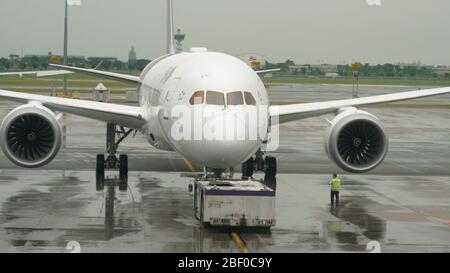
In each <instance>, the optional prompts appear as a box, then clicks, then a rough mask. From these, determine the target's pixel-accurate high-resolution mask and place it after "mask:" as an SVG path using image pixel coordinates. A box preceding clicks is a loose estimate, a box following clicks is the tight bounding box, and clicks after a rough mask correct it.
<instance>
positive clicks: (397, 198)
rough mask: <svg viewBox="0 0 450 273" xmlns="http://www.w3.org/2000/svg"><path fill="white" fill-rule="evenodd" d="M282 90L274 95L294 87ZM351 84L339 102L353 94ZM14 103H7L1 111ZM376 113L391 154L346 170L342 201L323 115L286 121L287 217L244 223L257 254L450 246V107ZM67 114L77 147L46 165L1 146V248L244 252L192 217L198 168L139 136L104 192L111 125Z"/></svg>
mask: <svg viewBox="0 0 450 273" xmlns="http://www.w3.org/2000/svg"><path fill="white" fill-rule="evenodd" d="M277 88H278V89H276V88H275V87H274V89H273V90H272V92H271V97H272V99H273V100H274V101H281V100H283V101H289V99H288V97H289V98H290V97H291V96H287V95H286V93H293V94H294V93H296V92H294V91H292V90H291V87H290V86H284V88H285V89H283V87H280V86H278V87H277ZM296 88H299V90H298V92H300V93H303V94H305V95H304V96H303V98H304V99H303V101H308V100H312V99H313V98H316V100H322V99H323V97H324V96H328V95H330V94H329V92H328V91H327V92H324V93H321V92H318V91H320V90H322V89H320V88H322V87H321V86H320V85H317V86H316V89H314V88H313V87H311V86H300V85H299V86H296ZM327 88H329V89H330V90H331V88H332V87H329V86H328V87H327ZM335 88H336V90H337V89H339V90H341V89H342V88H343V87H342V86H335ZM377 88H378V87H377ZM385 88H386V90H391V89H389V87H385ZM398 88H399V87H392V90H393V91H398V90H397V89H398ZM309 89H312V90H309ZM409 89H411V88H409ZM305 90H306V91H305ZM327 90H328V89H327ZM345 90H346V89H345ZM345 90H344V91H345ZM349 90H350V92H349V93H348V94H351V88H350V89H349ZM377 90H378V89H377ZM377 90H374V91H373V93H374V94H375V93H377V92H378V91H377ZM344 91H342V92H339V93H336V94H334V95H333V96H335V97H331V98H332V99H334V98H341V97H345V96H347V93H346V92H344ZM276 92H279V93H278V94H277V93H276ZM313 92H314V94H312V93H313ZM316 94H317V95H316ZM449 99H450V97H449V96H443V97H441V99H440V101H439V103H448V102H449V101H450V100H449ZM295 100H296V98H295ZM429 100H430V99H426V100H421V101H418V102H416V103H433V101H431V102H430V101H429ZM14 106H15V104H11V103H7V102H4V101H0V116H1V117H3V116H4V115H5V114H6V113H7V112H8V111H9V110H10V109H12V108H13V107H14ZM369 110H370V111H371V112H372V113H374V114H375V115H377V116H378V117H379V118H380V119H381V120H382V121H383V122H384V123H385V126H386V127H387V130H388V132H389V134H390V152H389V154H388V156H387V158H386V161H385V162H384V163H383V164H382V165H381V166H380V167H379V168H378V169H377V170H375V171H373V172H372V173H370V174H366V175H343V176H342V181H343V190H342V193H341V201H340V205H339V206H338V207H335V208H331V207H330V204H329V185H328V182H329V179H330V173H332V172H333V171H334V170H336V168H335V167H334V166H333V165H332V164H331V163H330V162H329V161H328V158H327V157H326V154H325V152H324V149H323V134H324V129H325V126H326V122H325V119H324V117H321V118H312V119H307V120H303V121H298V122H294V123H291V124H289V125H282V126H281V130H280V131H281V143H280V148H279V150H278V151H277V152H274V153H273V155H275V156H276V157H277V158H278V165H279V171H280V173H279V174H278V176H277V208H276V212H277V225H276V227H274V228H272V230H271V232H263V231H258V230H239V231H238V233H239V235H240V237H241V239H242V240H243V241H244V243H245V245H246V248H247V249H248V251H249V252H367V250H366V247H367V244H368V243H369V242H371V241H377V242H378V243H379V244H380V247H381V251H382V252H450V178H449V175H450V159H449V158H450V122H448V121H449V120H450V112H449V110H443V109H429V108H426V109H417V108H414V109H410V108H404V109H403V108H402V109H390V108H372V109H369ZM67 122H68V124H69V127H68V128H69V129H68V143H67V148H66V149H64V151H62V152H61V153H60V154H59V155H58V156H57V157H56V159H55V160H54V162H53V163H51V164H50V165H48V166H46V167H44V168H43V169H39V170H24V169H19V168H16V167H15V166H14V165H12V164H11V163H10V162H8V160H7V159H6V158H5V157H4V156H3V154H1V152H0V252H65V251H67V250H66V247H67V244H68V243H69V242H71V241H76V242H78V243H79V244H80V246H81V251H82V252H236V253H238V252H241V251H242V249H240V248H239V247H238V245H237V244H236V243H235V242H234V241H233V240H232V238H231V236H230V230H226V229H207V228H203V227H201V226H200V225H199V223H198V222H197V221H196V220H195V219H194V217H193V205H192V196H191V194H190V193H189V192H188V190H187V189H188V183H189V181H190V180H191V178H189V177H186V174H187V173H188V172H189V167H188V166H187V165H186V163H185V162H184V160H183V159H182V158H181V157H180V156H179V155H177V154H175V153H167V152H161V151H158V150H155V149H154V148H152V147H150V146H149V145H148V144H147V143H146V142H145V140H144V139H143V138H142V137H140V136H136V137H135V138H130V139H127V140H126V141H125V142H124V145H123V146H122V147H121V151H123V152H126V153H128V154H129V157H130V164H129V165H130V177H129V189H128V191H127V192H119V191H118V189H115V192H114V195H112V192H111V188H109V189H107V190H105V192H102V193H97V192H96V191H95V185H94V176H95V175H94V172H93V168H94V165H95V164H94V160H95V154H96V153H98V152H101V151H102V150H103V149H104V148H103V147H104V141H105V125H104V124H103V123H100V122H96V121H92V120H88V119H84V118H79V117H74V116H69V118H68V121H67ZM259 177H261V176H260V175H259ZM111 196H113V197H111Z"/></svg>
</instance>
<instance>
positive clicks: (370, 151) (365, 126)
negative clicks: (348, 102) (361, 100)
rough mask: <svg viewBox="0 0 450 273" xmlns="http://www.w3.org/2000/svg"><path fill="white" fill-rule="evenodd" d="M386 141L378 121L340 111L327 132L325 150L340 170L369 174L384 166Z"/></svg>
mask: <svg viewBox="0 0 450 273" xmlns="http://www.w3.org/2000/svg"><path fill="white" fill-rule="evenodd" d="M388 142H389V140H388V137H387V133H386V130H385V129H384V126H383V124H382V123H381V122H380V120H379V119H378V118H377V117H375V116H374V115H372V114H370V113H367V112H365V111H361V110H358V109H356V108H345V109H341V110H340V113H339V114H338V115H337V116H336V117H335V118H334V119H333V121H332V122H331V126H330V127H329V128H328V129H327V131H326V136H325V150H326V152H327V154H328V157H329V158H330V159H331V160H332V161H333V162H334V163H336V165H338V166H339V167H340V168H341V169H343V170H345V171H348V172H352V173H364V172H368V171H370V170H372V169H374V168H376V167H377V166H378V165H380V164H381V162H383V160H384V158H385V156H386V154H387V151H388V145H389V144H388Z"/></svg>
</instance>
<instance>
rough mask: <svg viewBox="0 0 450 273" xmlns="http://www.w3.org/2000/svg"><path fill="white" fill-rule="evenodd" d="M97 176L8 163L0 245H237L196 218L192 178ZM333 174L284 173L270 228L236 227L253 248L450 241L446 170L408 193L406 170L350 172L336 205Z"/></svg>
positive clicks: (212, 248) (407, 246) (427, 245)
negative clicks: (119, 184)
mask: <svg viewBox="0 0 450 273" xmlns="http://www.w3.org/2000/svg"><path fill="white" fill-rule="evenodd" d="M8 177H13V178H15V179H13V180H12V181H14V183H11V182H6V181H5V180H7V179H8ZM92 177H93V172H65V173H62V172H56V171H55V172H45V171H41V172H36V171H24V172H18V171H14V170H11V171H3V172H2V174H0V181H4V182H1V183H0V198H1V200H4V201H2V202H1V207H0V251H1V252H5V251H6V252H17V251H31V252H40V251H44V252H63V251H64V249H65V247H66V245H67V243H68V242H70V241H77V242H79V243H80V245H81V250H82V252H236V253H237V252H240V250H239V248H238V247H237V246H236V244H235V243H234V242H233V240H232V239H231V238H230V231H231V230H230V229H217V228H216V229H211V228H203V227H201V226H200V225H199V223H198V222H197V221H196V220H195V219H194V217H193V211H192V210H193V206H192V197H191V195H190V194H189V193H188V191H187V185H188V182H189V179H190V178H186V177H181V175H180V174H177V173H172V174H165V173H130V178H129V180H130V188H129V190H128V191H127V192H119V191H118V189H116V188H114V187H111V188H109V189H107V190H105V192H104V193H96V192H95V191H94V183H93V181H92ZM328 179H329V176H328V175H279V176H278V183H277V226H276V227H274V228H273V229H272V230H271V232H264V231H261V230H237V232H238V233H239V234H240V236H241V238H242V240H243V241H244V242H245V244H246V246H247V248H248V249H249V251H250V252H334V251H346V252H347V251H350V252H366V250H365V249H366V245H367V243H368V242H369V241H373V240H375V241H378V242H379V243H380V244H381V247H382V251H387V252H391V251H394V252H395V251H408V252H410V251H413V252H414V251H448V250H449V245H450V239H449V238H450V230H449V227H448V224H447V223H448V222H449V218H448V216H449V215H450V204H449V203H450V201H449V200H448V198H444V196H445V195H446V194H448V192H450V181H449V180H448V178H436V177H434V178H432V179H431V178H423V179H422V182H423V181H427V183H430V187H431V188H435V189H439V190H440V191H441V192H442V191H443V190H445V191H446V192H443V193H442V195H441V198H439V196H438V195H437V194H433V195H432V196H431V197H429V196H427V193H423V194H422V196H420V195H417V194H416V195H414V196H411V192H414V191H415V187H414V186H411V185H410V187H409V192H405V189H404V185H405V183H408V182H407V181H409V179H408V178H404V177H375V176H370V177H367V176H344V177H343V178H342V180H343V191H342V195H341V202H340V205H339V207H335V208H331V207H330V205H329V200H328V199H329V188H328V183H327V181H328ZM17 181H21V183H17ZM345 181H348V185H346V184H345ZM422 182H420V183H417V185H418V187H421V184H422ZM428 194H429V193H428ZM417 208H420V209H417Z"/></svg>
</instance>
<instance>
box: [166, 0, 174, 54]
mask: <svg viewBox="0 0 450 273" xmlns="http://www.w3.org/2000/svg"><path fill="white" fill-rule="evenodd" d="M173 34H174V32H173V1H172V0H167V54H174V53H175V43H174V40H173Z"/></svg>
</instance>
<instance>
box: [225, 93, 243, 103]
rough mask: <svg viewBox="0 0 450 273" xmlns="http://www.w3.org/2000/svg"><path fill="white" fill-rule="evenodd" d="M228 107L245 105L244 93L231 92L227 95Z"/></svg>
mask: <svg viewBox="0 0 450 273" xmlns="http://www.w3.org/2000/svg"><path fill="white" fill-rule="evenodd" d="M227 104H228V105H244V99H243V98H242V92H231V93H228V94H227Z"/></svg>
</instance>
